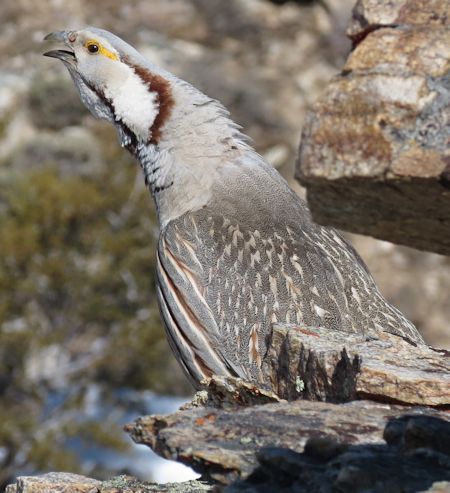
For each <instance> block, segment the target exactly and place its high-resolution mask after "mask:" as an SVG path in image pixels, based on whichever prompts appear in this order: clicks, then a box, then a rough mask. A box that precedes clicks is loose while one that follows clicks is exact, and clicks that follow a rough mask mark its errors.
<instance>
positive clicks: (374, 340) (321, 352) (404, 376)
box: [263, 324, 450, 406]
mask: <svg viewBox="0 0 450 493" xmlns="http://www.w3.org/2000/svg"><path fill="white" fill-rule="evenodd" d="M263 372H264V374H265V375H266V376H267V378H268V379H269V380H270V382H271V385H272V389H271V390H272V391H273V392H275V393H276V394H277V395H278V396H279V397H280V398H282V399H288V400H293V399H298V398H305V399H310V400H311V399H312V400H326V401H331V402H345V401H349V400H354V399H364V398H369V399H372V400H379V401H382V402H398V403H404V404H420V405H427V406H441V405H442V406H443V405H450V352H448V351H446V350H438V349H433V348H430V347H428V346H424V345H421V346H412V345H411V344H410V343H409V342H407V341H405V340H403V339H402V338H399V337H397V336H394V335H391V334H388V333H384V332H381V333H378V334H376V336H374V335H371V334H367V335H365V336H361V334H358V335H355V334H347V333H344V332H338V331H335V332H331V331H329V330H326V329H320V328H307V329H305V328H300V327H298V326H289V325H282V324H278V325H275V326H274V328H273V331H272V334H271V338H270V344H269V347H268V350H267V352H266V356H265V358H264V361H263Z"/></svg>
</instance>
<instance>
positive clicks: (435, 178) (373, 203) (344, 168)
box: [297, 0, 450, 255]
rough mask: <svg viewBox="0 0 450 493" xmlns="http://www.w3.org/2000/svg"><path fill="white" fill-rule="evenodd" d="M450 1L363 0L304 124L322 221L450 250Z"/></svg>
mask: <svg viewBox="0 0 450 493" xmlns="http://www.w3.org/2000/svg"><path fill="white" fill-rule="evenodd" d="M449 19H450V6H449V4H448V2H447V1H446V0H441V1H439V0H436V1H432V2H424V1H422V0H408V1H400V2H391V3H389V5H387V4H386V2H384V1H381V0H380V1H377V0H361V1H359V2H358V4H357V6H356V8H355V9H354V13H353V22H352V24H351V26H350V31H349V33H350V35H351V36H352V38H353V40H354V43H355V49H354V51H353V52H352V53H351V55H350V56H349V58H348V60H347V62H346V64H345V66H344V67H343V69H342V72H341V73H340V75H338V76H337V77H335V78H334V79H333V80H332V81H331V83H330V84H329V85H328V87H327V89H326V90H325V93H324V94H323V96H322V97H321V98H320V99H319V101H318V102H317V103H316V104H315V105H314V107H313V110H312V111H311V112H310V113H309V114H308V115H307V117H306V122H305V126H304V129H303V135H302V141H301V146H300V154H299V159H298V163H297V176H298V178H299V179H300V181H301V183H302V184H303V185H304V186H306V187H307V197H308V202H309V204H310V207H311V210H312V213H313V216H314V218H315V220H316V221H317V222H319V223H322V224H328V225H334V226H337V227H339V228H342V229H345V230H348V231H352V232H356V233H362V234H368V235H372V236H375V237H377V238H381V239H385V240H389V241H393V242H396V243H400V244H404V245H408V246H411V247H414V248H419V249H424V250H429V251H433V252H437V253H441V254H447V255H449V254H450V233H449V231H450V147H449V139H450V125H449V123H450V69H449V66H450V65H449V64H450V20H449Z"/></svg>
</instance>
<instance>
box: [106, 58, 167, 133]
mask: <svg viewBox="0 0 450 493" xmlns="http://www.w3.org/2000/svg"><path fill="white" fill-rule="evenodd" d="M126 69H127V72H128V74H127V75H126V76H125V77H120V80H117V81H116V83H111V82H113V81H110V83H109V84H107V85H106V87H105V88H104V94H105V96H106V97H107V98H108V99H109V100H110V101H111V103H112V105H113V106H114V112H115V115H116V120H120V121H122V122H123V123H124V124H125V125H126V126H127V127H128V128H129V129H130V130H131V131H132V132H133V133H134V134H135V135H136V137H137V138H138V140H140V141H142V142H147V141H148V140H149V139H150V128H151V127H152V125H153V123H154V121H155V118H156V117H157V116H158V113H159V104H158V94H157V93H156V92H152V91H149V89H148V87H147V85H146V84H144V83H143V82H142V79H141V78H140V77H139V76H138V75H136V73H135V72H134V70H132V69H131V68H130V67H126Z"/></svg>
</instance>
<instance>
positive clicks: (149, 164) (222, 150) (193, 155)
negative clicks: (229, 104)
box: [135, 79, 254, 229]
mask: <svg viewBox="0 0 450 493" xmlns="http://www.w3.org/2000/svg"><path fill="white" fill-rule="evenodd" d="M171 83H172V89H173V96H174V99H175V107H174V109H173V112H172V114H171V116H170V118H169V119H168V121H167V122H166V124H165V126H164V128H163V131H162V136H161V139H160V141H159V142H158V143H157V144H141V145H138V146H137V148H136V152H135V154H136V157H137V159H138V160H139V162H140V164H141V167H142V169H143V171H144V176H145V180H146V183H147V184H148V186H149V188H150V191H151V193H152V196H153V198H154V200H155V204H156V208H157V212H158V217H159V222H160V226H161V229H162V228H164V226H165V225H166V224H167V223H168V222H169V221H171V220H173V219H176V218H177V217H179V216H181V215H182V214H184V213H186V212H189V211H194V210H198V209H201V208H202V207H204V206H205V205H207V204H208V203H209V202H210V201H211V199H212V191H213V187H214V184H215V183H217V182H218V180H222V178H223V176H224V174H229V173H232V174H234V173H235V172H236V171H237V169H238V165H237V162H238V161H240V158H242V157H243V156H244V155H245V154H246V153H253V152H254V151H253V150H252V149H251V148H250V147H249V146H248V145H247V144H246V142H245V138H244V136H243V135H242V134H241V133H240V132H239V127H237V126H236V124H234V123H233V122H232V121H231V120H230V119H229V116H228V112H227V111H226V110H225V109H224V108H223V106H221V105H220V103H218V102H217V101H215V100H212V99H210V98H208V97H207V96H205V95H204V94H202V93H201V92H199V91H197V90H196V89H195V88H193V87H192V86H190V85H189V84H187V83H185V82H183V81H179V80H178V79H174V80H172V81H171Z"/></svg>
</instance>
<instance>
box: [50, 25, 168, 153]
mask: <svg viewBox="0 0 450 493" xmlns="http://www.w3.org/2000/svg"><path fill="white" fill-rule="evenodd" d="M45 40H49V41H57V42H59V43H63V44H64V45H65V49H59V50H52V51H48V52H46V53H44V55H45V56H48V57H52V58H58V59H59V60H61V61H62V62H63V63H64V65H65V66H66V67H67V69H68V70H69V73H70V75H71V76H72V79H73V80H74V82H75V85H76V87H77V89H78V91H79V93H80V96H81V99H82V101H83V103H84V104H85V105H86V107H87V108H88V109H89V110H90V111H91V113H92V114H93V115H94V116H96V117H97V118H102V119H105V120H108V121H111V122H113V123H114V124H115V125H116V126H117V127H118V129H119V134H120V137H121V139H122V142H123V143H124V144H125V145H127V146H131V147H133V146H135V145H136V144H139V143H144V144H147V143H157V142H158V139H159V137H160V134H161V130H162V127H163V126H164V124H165V122H166V120H167V118H168V117H169V116H170V113H171V108H172V106H173V103H174V102H173V96H172V90H171V83H170V81H169V80H168V78H167V77H165V76H164V75H165V74H164V75H161V74H160V72H161V71H160V70H158V69H157V67H154V66H153V65H151V64H150V63H149V62H148V61H147V60H145V59H144V58H143V57H142V56H141V55H140V54H139V53H138V52H137V51H136V50H135V49H134V48H133V47H131V46H130V45H128V44H127V43H125V42H124V41H123V40H121V39H120V38H118V37H117V36H115V35H114V34H111V33H109V32H107V31H104V30H102V29H98V28H86V29H81V30H77V31H58V32H53V33H50V34H48V35H47V36H46V37H45Z"/></svg>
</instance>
